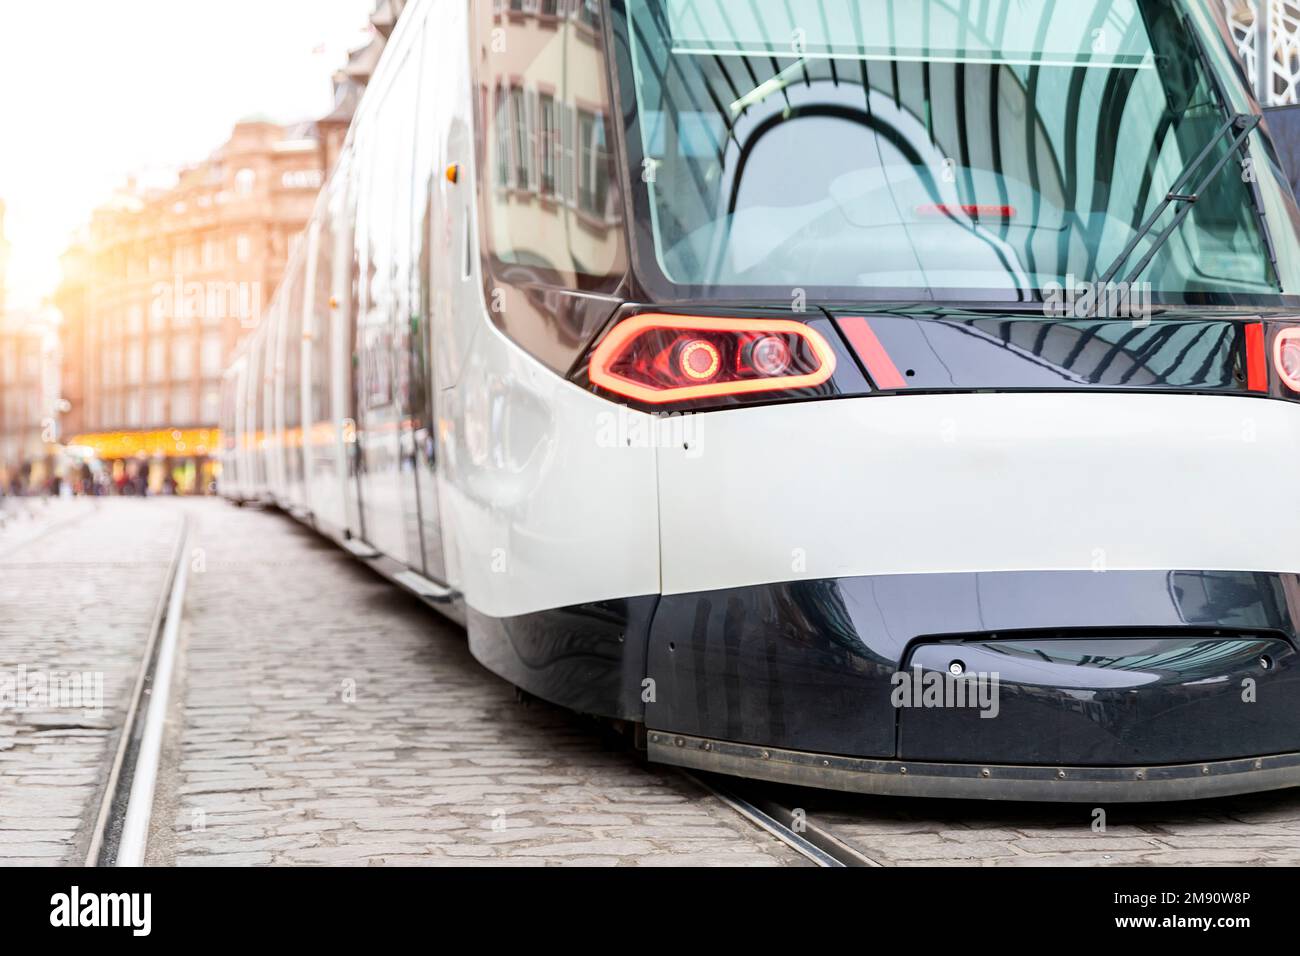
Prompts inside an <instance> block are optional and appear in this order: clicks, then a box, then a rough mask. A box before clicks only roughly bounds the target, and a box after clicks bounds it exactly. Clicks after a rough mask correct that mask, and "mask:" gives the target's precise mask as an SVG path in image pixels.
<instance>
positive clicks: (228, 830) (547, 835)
mask: <svg viewBox="0 0 1300 956" xmlns="http://www.w3.org/2000/svg"><path fill="white" fill-rule="evenodd" d="M197 504H201V505H202V507H200V508H198V510H197V515H198V527H197V537H196V539H195V540H194V542H193V543H194V544H195V545H196V546H197V547H198V548H199V549H200V550H199V552H197V553H198V555H199V557H200V566H201V567H202V568H203V570H202V571H201V572H199V573H192V574H191V577H190V586H189V591H188V599H187V611H186V626H185V628H184V630H183V632H182V646H183V657H182V659H181V661H180V662H179V666H180V669H181V672H182V673H183V674H184V686H183V687H181V688H178V690H179V694H178V695H177V696H178V698H179V700H178V703H177V704H176V706H175V707H174V709H173V717H174V725H175V726H174V733H173V734H172V737H173V744H172V747H171V751H170V753H169V754H167V756H166V761H167V765H166V767H165V768H164V771H163V775H162V793H161V794H160V796H159V799H158V802H157V803H156V805H155V816H154V820H155V829H154V833H153V835H152V836H151V841H150V862H153V863H173V862H174V863H177V864H181V865H195V864H198V865H202V864H215V863H228V864H267V863H277V864H312V863H331V864H392V865H396V864H428V863H444V864H484V863H494V864H510V865H538V864H584V863H585V864H602V865H614V864H645V865H664V864H669V865H672V864H714V863H725V864H733V865H737V864H738V865H773V864H791V863H802V862H803V858H802V857H799V856H797V855H796V854H795V853H794V852H793V851H791V850H789V849H788V848H787V847H785V846H784V845H783V844H781V843H779V842H777V841H776V840H775V839H773V838H772V837H770V836H769V835H768V834H766V833H764V832H762V831H760V830H757V829H756V828H754V827H752V826H751V825H750V824H748V823H746V822H744V821H743V820H741V819H740V818H739V817H738V816H736V815H735V814H734V813H733V812H732V811H730V810H728V809H726V808H725V807H724V806H723V805H721V804H720V803H719V802H718V801H717V800H716V799H714V798H713V797H711V796H709V795H707V794H705V793H704V792H703V791H697V790H696V789H695V788H694V786H693V785H691V784H690V783H689V782H687V781H686V780H684V779H683V778H682V777H681V776H680V775H678V774H677V773H675V772H673V771H671V770H667V769H663V768H650V769H647V768H646V767H644V766H643V765H642V764H641V763H640V762H639V761H637V760H636V759H635V758H634V757H633V756H632V755H631V754H629V753H628V752H627V751H626V750H625V749H624V748H620V747H612V746H605V745H603V744H602V739H603V738H602V736H601V734H600V733H599V731H598V730H597V728H596V725H595V724H593V723H591V722H588V721H585V720H582V719H580V718H577V717H575V716H572V715H570V714H568V713H566V712H563V711H560V710H558V709H556V708H552V707H550V706H547V705H544V704H540V703H533V704H531V705H527V706H525V705H523V704H520V703H518V702H517V701H516V700H515V697H514V691H513V688H511V687H510V686H509V685H508V684H506V683H504V682H503V681H501V680H499V679H497V678H496V677H494V676H493V675H491V674H490V673H488V672H487V671H485V670H484V669H483V668H482V667H481V666H480V665H479V664H478V663H477V662H475V661H474V659H473V658H472V657H471V656H470V654H469V651H468V649H467V647H466V644H465V636H464V631H463V630H461V629H460V628H458V627H456V626H454V625H451V624H449V623H447V622H446V621H444V620H443V619H442V618H441V617H440V616H439V615H438V614H437V613H436V612H434V611H432V610H430V609H428V608H426V607H425V606H424V605H422V604H420V603H419V602H417V601H415V600H414V599H411V598H408V597H407V596H406V595H405V594H404V593H403V592H401V591H399V590H398V589H397V588H396V587H395V586H393V585H391V584H389V583H388V582H386V581H384V580H382V579H380V578H379V577H377V576H376V575H374V574H373V573H372V572H371V571H370V570H368V569H367V568H365V567H363V566H361V565H360V564H358V563H357V562H356V561H355V560H354V559H352V558H351V557H349V556H347V555H346V554H344V553H343V552H342V551H340V550H339V549H337V548H336V547H334V546H333V545H331V544H329V543H327V542H325V541H324V540H322V539H320V538H318V537H317V536H316V535H314V534H313V533H311V532H309V531H307V530H306V529H304V528H302V527H300V526H298V525H297V524H296V523H294V522H293V521H291V520H290V519H288V518H286V517H283V516H281V515H277V514H272V513H265V512H259V511H255V510H252V509H246V510H240V509H236V508H234V507H232V506H230V505H227V504H225V503H222V502H218V501H210V502H202V503H197Z"/></svg>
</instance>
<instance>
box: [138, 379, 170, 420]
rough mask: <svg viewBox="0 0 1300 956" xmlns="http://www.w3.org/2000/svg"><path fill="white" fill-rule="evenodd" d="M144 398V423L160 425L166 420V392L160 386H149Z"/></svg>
mask: <svg viewBox="0 0 1300 956" xmlns="http://www.w3.org/2000/svg"><path fill="white" fill-rule="evenodd" d="M146 396H147V397H146V399H145V422H144V424H146V425H162V424H165V423H166V421H167V409H166V407H165V406H166V405H167V393H166V392H165V391H164V390H163V389H161V388H151V389H149V391H148V392H147V393H146Z"/></svg>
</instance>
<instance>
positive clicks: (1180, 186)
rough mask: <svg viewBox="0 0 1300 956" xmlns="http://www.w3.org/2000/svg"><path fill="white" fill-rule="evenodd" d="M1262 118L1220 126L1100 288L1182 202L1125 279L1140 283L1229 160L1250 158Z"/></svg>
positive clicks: (1248, 117)
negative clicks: (1209, 163)
mask: <svg viewBox="0 0 1300 956" xmlns="http://www.w3.org/2000/svg"><path fill="white" fill-rule="evenodd" d="M1261 118H1262V117H1259V116H1253V115H1251V114H1248V113H1238V114H1237V115H1235V116H1233V117H1231V118H1229V119H1228V121H1227V122H1225V123H1224V124H1223V125H1222V126H1220V127H1219V129H1218V131H1217V132H1215V134H1214V135H1213V136H1212V137H1210V141H1209V142H1208V143H1206V144H1205V148H1204V149H1202V150H1201V151H1200V153H1198V154H1197V156H1196V158H1195V159H1193V160H1192V161H1191V162H1190V163H1189V164H1188V165H1187V167H1186V168H1185V169H1184V170H1183V172H1182V174H1181V175H1179V177H1178V179H1177V180H1176V181H1175V182H1174V184H1173V186H1171V187H1170V189H1169V193H1168V195H1166V196H1165V198H1164V200H1163V201H1161V203H1160V205H1158V206H1156V208H1155V211H1154V212H1153V213H1151V215H1150V216H1149V217H1147V221H1146V222H1144V223H1143V224H1142V227H1141V228H1140V229H1138V231H1137V232H1136V233H1135V234H1134V236H1133V238H1132V239H1130V240H1129V241H1128V245H1126V246H1125V247H1124V251H1123V252H1121V253H1120V254H1119V257H1118V258H1117V259H1116V260H1115V262H1114V263H1113V264H1112V265H1111V267H1110V268H1109V269H1107V270H1106V272H1105V273H1104V274H1103V275H1102V277H1101V280H1100V285H1102V286H1103V287H1104V286H1108V285H1110V282H1111V280H1112V279H1114V278H1115V273H1117V272H1119V270H1120V267H1121V266H1123V265H1124V263H1125V262H1127V261H1128V257H1129V256H1131V255H1133V250H1134V249H1136V248H1137V246H1138V243H1139V242H1141V241H1142V240H1143V239H1144V238H1146V236H1147V235H1148V234H1149V233H1150V232H1151V230H1152V229H1154V228H1155V225H1156V220H1157V219H1159V218H1160V216H1161V215H1162V214H1163V213H1164V211H1165V210H1166V209H1167V208H1169V204H1170V203H1180V204H1181V208H1180V209H1179V210H1178V213H1177V215H1175V216H1174V218H1173V221H1172V222H1171V223H1170V224H1169V225H1168V226H1167V227H1165V230H1164V231H1163V232H1162V233H1160V235H1158V236H1156V238H1155V240H1154V241H1153V242H1152V243H1151V248H1150V249H1148V250H1147V253H1146V255H1144V256H1143V257H1142V259H1141V261H1140V262H1138V264H1137V267H1136V268H1135V269H1133V271H1132V272H1130V273H1129V275H1128V278H1127V279H1125V280H1124V281H1125V282H1126V283H1129V284H1131V283H1133V282H1136V281H1137V277H1138V276H1140V275H1141V274H1142V271H1143V270H1144V269H1146V267H1147V266H1148V265H1149V264H1150V263H1151V260H1152V259H1154V258H1155V254H1156V253H1157V252H1159V251H1160V248H1161V246H1163V245H1164V244H1165V243H1166V242H1167V241H1168V239H1169V237H1170V236H1172V235H1173V234H1174V230H1176V229H1177V228H1178V227H1179V225H1181V224H1182V221H1183V220H1184V219H1186V218H1187V214H1188V213H1189V212H1191V211H1192V206H1193V205H1195V203H1196V201H1197V200H1198V199H1200V198H1201V193H1202V192H1204V191H1205V187H1206V186H1208V185H1210V183H1211V182H1213V180H1214V177H1215V176H1217V175H1219V172H1220V170H1222V169H1223V167H1224V166H1226V165H1227V163H1228V160H1229V159H1231V158H1232V155H1233V154H1234V153H1236V152H1238V151H1240V152H1241V155H1242V157H1243V158H1249V154H1248V153H1247V152H1246V151H1245V149H1244V148H1243V147H1244V145H1245V143H1246V139H1247V137H1249V136H1250V134H1251V133H1252V132H1253V131H1254V129H1255V127H1256V126H1258V125H1259V121H1260V119H1261ZM1233 131H1236V133H1237V135H1236V136H1235V137H1234V138H1233V140H1232V145H1231V146H1229V147H1228V151H1227V152H1225V153H1224V154H1223V156H1222V157H1220V159H1219V161H1218V162H1217V163H1215V164H1214V168H1213V169H1211V170H1210V171H1209V172H1208V173H1206V174H1205V176H1204V177H1202V179H1201V181H1200V182H1199V183H1197V184H1196V188H1195V189H1193V190H1192V191H1191V192H1183V190H1184V189H1186V188H1187V183H1188V182H1189V181H1190V180H1191V178H1192V177H1193V176H1194V175H1196V171H1197V170H1198V169H1200V168H1201V167H1202V166H1204V165H1205V161H1206V160H1207V159H1209V158H1210V153H1212V152H1213V151H1214V147H1216V146H1218V145H1219V143H1220V141H1221V140H1222V139H1223V136H1224V134H1225V133H1231V132H1233ZM1260 225H1261V227H1264V225H1263V223H1261V224H1260ZM1264 228H1266V227H1264ZM1265 241H1267V239H1266V240H1265Z"/></svg>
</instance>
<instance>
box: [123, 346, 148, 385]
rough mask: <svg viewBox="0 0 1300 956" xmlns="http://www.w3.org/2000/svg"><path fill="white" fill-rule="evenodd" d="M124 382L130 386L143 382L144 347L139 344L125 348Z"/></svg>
mask: <svg viewBox="0 0 1300 956" xmlns="http://www.w3.org/2000/svg"><path fill="white" fill-rule="evenodd" d="M126 381H127V383H128V384H130V385H135V384H138V383H140V382H143V381H144V347H143V346H142V345H141V344H140V343H139V342H132V343H131V344H130V345H128V346H127V347H126Z"/></svg>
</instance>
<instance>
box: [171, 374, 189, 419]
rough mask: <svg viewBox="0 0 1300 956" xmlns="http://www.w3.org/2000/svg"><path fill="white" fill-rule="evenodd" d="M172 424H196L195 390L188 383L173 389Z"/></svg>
mask: <svg viewBox="0 0 1300 956" xmlns="http://www.w3.org/2000/svg"><path fill="white" fill-rule="evenodd" d="M171 423H172V424H173V425H193V424H194V389H193V388H192V387H191V386H190V384H189V383H188V382H186V383H185V384H184V385H177V386H176V387H175V388H173V389H172V408H171Z"/></svg>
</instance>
